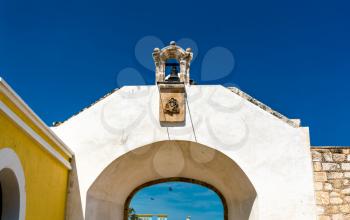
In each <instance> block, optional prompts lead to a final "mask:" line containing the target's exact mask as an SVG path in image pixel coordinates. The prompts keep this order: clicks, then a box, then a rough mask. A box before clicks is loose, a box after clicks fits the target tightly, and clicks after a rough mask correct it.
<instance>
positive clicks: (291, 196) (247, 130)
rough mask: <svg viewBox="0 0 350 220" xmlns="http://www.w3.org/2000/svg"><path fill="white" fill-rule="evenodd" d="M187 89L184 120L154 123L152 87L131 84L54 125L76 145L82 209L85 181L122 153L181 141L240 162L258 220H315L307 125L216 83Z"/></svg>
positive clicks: (155, 98) (156, 95) (90, 180)
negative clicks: (296, 123)
mask: <svg viewBox="0 0 350 220" xmlns="http://www.w3.org/2000/svg"><path fill="white" fill-rule="evenodd" d="M186 91H187V97H188V105H187V112H186V124H185V126H183V127H169V128H167V127H161V126H160V124H159V122H158V102H159V93H158V89H157V87H156V86H138V87H136V86H134V87H133V86H129V87H123V88H121V89H120V90H118V91H116V92H114V93H113V94H111V95H110V96H108V97H106V98H105V99H103V100H101V101H100V102H98V103H96V104H95V105H94V106H92V107H90V108H89V109H87V110H85V111H83V112H81V113H80V114H78V115H77V116H74V117H72V118H71V119H69V120H68V121H66V122H65V123H63V124H62V125H60V126H59V127H56V128H53V130H54V131H55V133H56V134H57V135H58V136H59V137H60V138H61V139H62V140H63V141H64V142H65V143H66V144H67V145H68V146H69V147H70V148H72V149H73V151H74V152H75V159H76V167H77V178H78V183H79V189H80V194H81V204H82V209H83V212H84V210H85V205H86V195H87V192H88V190H89V188H90V187H91V186H92V184H93V183H94V181H95V180H96V178H97V177H98V176H99V175H100V173H101V172H102V171H103V170H104V169H105V168H106V167H107V166H108V165H109V164H111V163H112V162H113V161H114V160H116V159H117V158H119V157H120V156H121V155H123V154H125V153H126V152H129V151H130V150H133V149H135V148H138V147H141V146H144V145H147V144H149V143H153V142H157V141H162V140H187V141H193V142H198V143H200V144H203V145H206V146H209V147H213V148H215V149H217V150H218V151H220V152H222V153H223V154H225V155H227V156H228V157H229V158H231V159H232V160H233V161H235V163H237V164H238V165H239V166H240V168H241V169H242V170H243V171H244V173H245V174H246V175H247V177H248V178H249V180H250V181H251V183H252V185H253V186H254V188H255V190H256V193H257V198H258V200H257V204H254V206H257V207H258V209H257V210H255V211H254V215H255V216H257V218H258V219H260V220H275V219H276V220H280V219H289V220H292V219H296V220H303V219H305V220H306V219H307V220H310V219H316V215H315V212H314V193H313V177H312V167H311V158H310V149H309V147H310V146H309V137H308V130H307V129H306V128H294V127H292V126H290V125H288V124H287V123H285V122H283V121H282V120H280V119H278V118H276V117H275V116H273V115H271V114H270V113H268V112H266V111H264V110H262V109H261V108H259V107H257V106H255V105H254V104H252V103H250V102H248V101H247V100H245V99H243V98H242V97H240V96H238V95H236V94H235V93H232V92H231V91H230V90H228V89H226V88H224V87H222V86H188V87H186ZM190 116H191V117H190ZM257 218H256V219H257ZM71 219H74V217H73V218H71ZM230 220H231V219H230Z"/></svg>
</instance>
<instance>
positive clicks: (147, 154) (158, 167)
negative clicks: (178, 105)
mask: <svg viewBox="0 0 350 220" xmlns="http://www.w3.org/2000/svg"><path fill="white" fill-rule="evenodd" d="M169 179H173V180H176V179H180V180H190V181H194V182H198V183H201V184H205V185H207V186H209V187H210V188H213V189H215V190H216V191H217V192H218V193H220V195H221V196H222V198H223V200H224V201H225V204H226V219H228V220H236V219H239V220H248V219H249V220H253V219H256V216H255V214H254V213H256V209H257V205H256V204H255V201H256V199H257V195H256V191H255V189H254V187H253V185H252V183H251V182H250V180H249V179H248V177H247V176H246V175H245V173H244V172H243V170H242V169H241V168H240V167H239V166H238V165H237V164H236V163H235V162H234V161H233V160H231V159H230V158H229V157H227V156H226V155H224V154H223V153H221V152H219V151H217V150H214V149H213V148H210V147H207V146H204V145H201V144H198V143H194V142H189V141H161V142H156V143H153V144H149V145H146V146H143V147H140V148H137V149H135V150H133V151H130V152H128V153H126V154H124V155H123V156H121V157H119V158H117V159H115V160H114V161H113V162H112V163H111V164H110V165H109V166H108V167H106V168H105V169H104V171H103V172H102V173H101V174H100V175H99V177H98V178H97V179H96V180H95V181H94V183H93V184H92V186H91V187H90V188H89V190H88V193H87V202H86V215H85V217H86V219H87V220H97V219H105V220H109V219H120V220H121V219H124V218H125V205H126V204H127V202H128V199H130V195H132V193H133V192H135V190H137V189H139V188H140V187H142V186H144V185H145V184H149V183H154V182H155V181H164V180H169Z"/></svg>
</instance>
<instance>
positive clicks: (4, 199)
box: [0, 168, 20, 220]
mask: <svg viewBox="0 0 350 220" xmlns="http://www.w3.org/2000/svg"><path fill="white" fill-rule="evenodd" d="M0 186H1V198H0V200H1V209H0V211H1V220H12V219H18V218H19V212H20V192H19V185H18V182H17V178H16V175H15V174H14V173H13V172H12V170H10V169H8V168H5V169H2V170H1V171H0Z"/></svg>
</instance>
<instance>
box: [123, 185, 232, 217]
mask: <svg viewBox="0 0 350 220" xmlns="http://www.w3.org/2000/svg"><path fill="white" fill-rule="evenodd" d="M215 191H216V190H215V189H211V188H210V187H209V185H207V186H206V185H205V184H204V183H200V182H196V181H194V180H191V181H186V180H185V181H177V180H176V181H162V182H161V181H159V182H156V183H148V184H146V186H142V187H140V188H139V189H137V190H135V192H134V194H133V195H131V197H130V198H129V205H128V207H127V209H128V219H129V220H189V219H191V220H201V219H211V220H223V219H225V209H226V208H225V201H223V198H222V195H220V194H218V193H219V192H215Z"/></svg>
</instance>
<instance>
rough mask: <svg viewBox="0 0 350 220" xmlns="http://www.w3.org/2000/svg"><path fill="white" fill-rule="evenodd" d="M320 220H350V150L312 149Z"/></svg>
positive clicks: (342, 148)
mask: <svg viewBox="0 0 350 220" xmlns="http://www.w3.org/2000/svg"><path fill="white" fill-rule="evenodd" d="M311 153H312V163H313V169H314V181H315V185H314V186H315V196H316V204H317V214H318V219H319V220H343V219H344V220H350V147H346V148H344V147H321V148H316V147H312V148H311Z"/></svg>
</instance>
